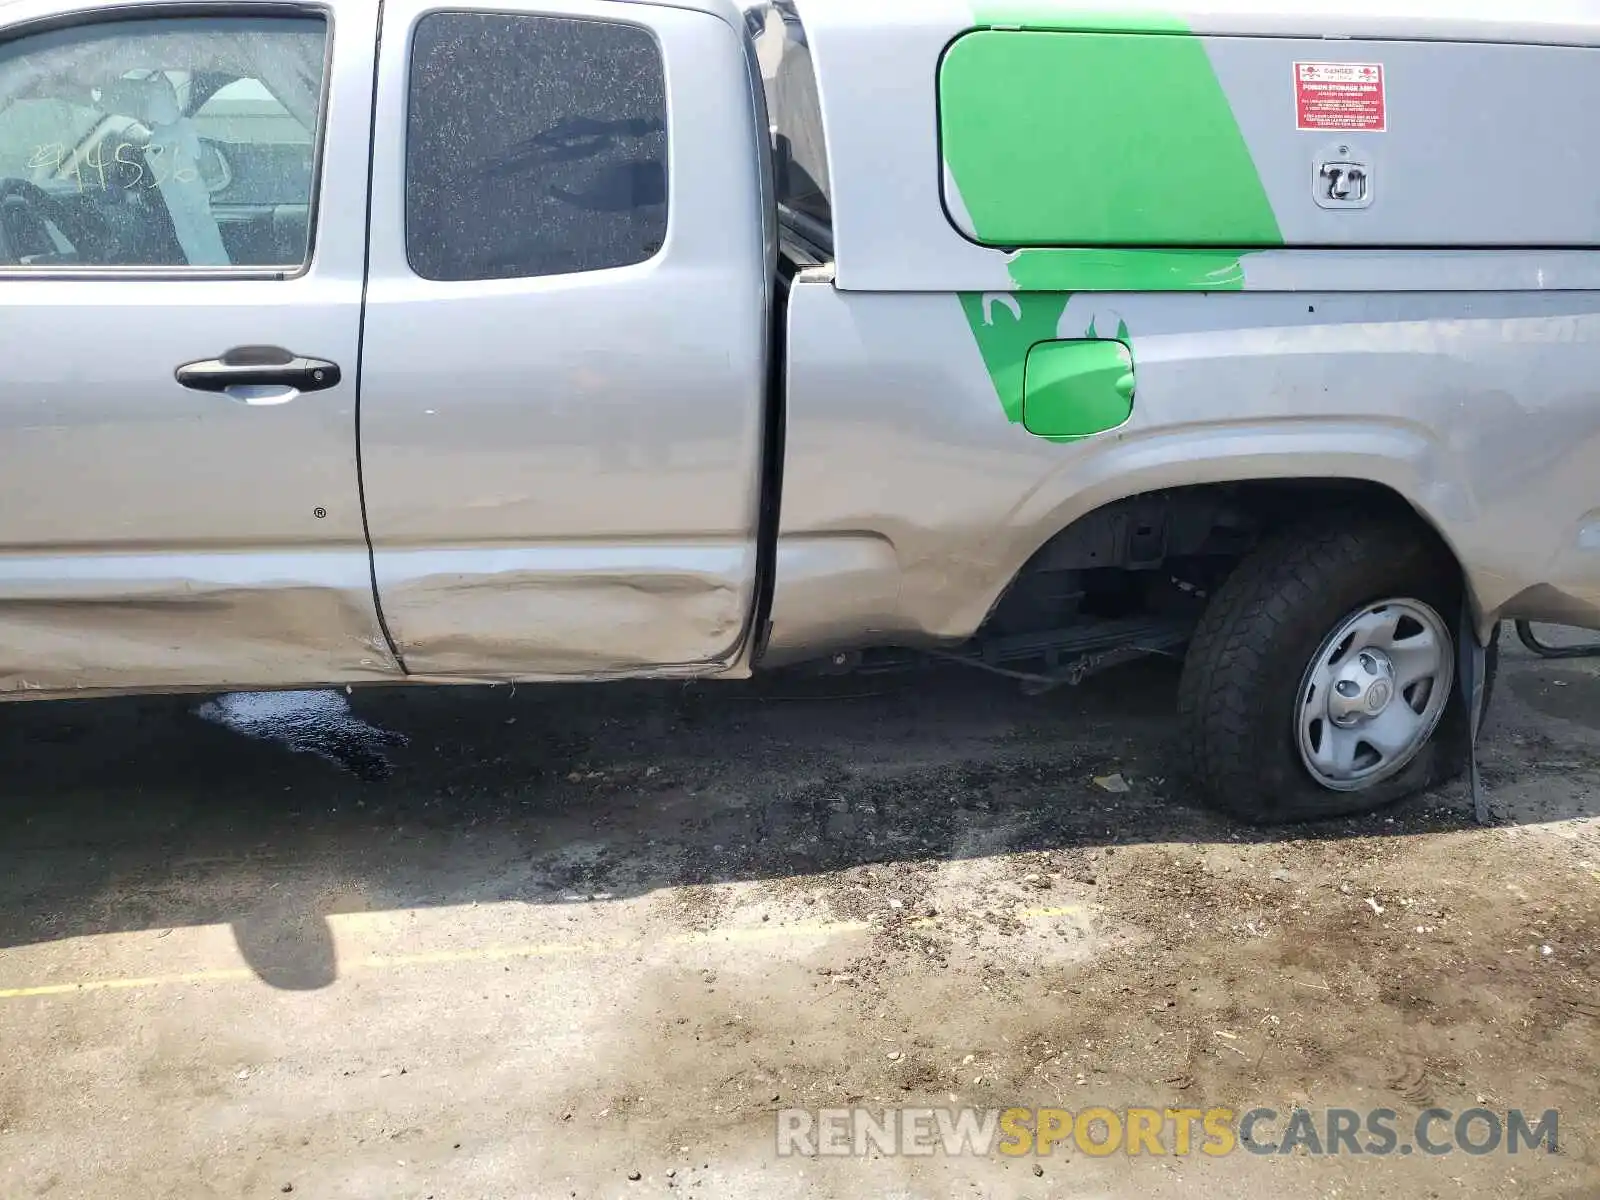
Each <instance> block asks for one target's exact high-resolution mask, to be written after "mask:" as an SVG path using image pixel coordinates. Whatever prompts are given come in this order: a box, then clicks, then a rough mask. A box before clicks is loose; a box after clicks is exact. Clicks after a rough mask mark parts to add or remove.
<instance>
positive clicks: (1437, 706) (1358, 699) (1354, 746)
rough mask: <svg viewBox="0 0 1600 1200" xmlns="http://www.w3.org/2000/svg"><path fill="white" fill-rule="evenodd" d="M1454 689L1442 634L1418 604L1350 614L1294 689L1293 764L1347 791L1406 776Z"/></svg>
mask: <svg viewBox="0 0 1600 1200" xmlns="http://www.w3.org/2000/svg"><path fill="white" fill-rule="evenodd" d="M1454 682H1455V653H1454V650H1453V648H1452V644H1451V639H1450V629H1449V626H1447V625H1446V624H1445V623H1444V620H1443V618H1441V617H1440V616H1439V614H1438V613H1437V612H1435V611H1434V610H1433V609H1432V608H1430V607H1429V606H1428V605H1426V604H1423V603H1422V602H1421V601H1420V600H1403V599H1396V600H1385V601H1382V602H1380V603H1378V604H1372V605H1368V606H1367V607H1365V608H1362V609H1359V610H1358V611H1356V612H1354V613H1352V614H1350V616H1348V617H1347V618H1345V619H1344V620H1343V621H1341V622H1340V623H1339V625H1338V626H1337V627H1336V628H1335V629H1334V631H1333V632H1332V633H1331V634H1329V636H1328V637H1327V639H1326V640H1325V641H1324V642H1323V643H1322V645H1321V646H1320V647H1319V648H1318V650H1317V653H1316V655H1315V656H1314V657H1313V658H1312V660H1311V662H1310V664H1309V665H1308V666H1307V668H1306V672H1305V678H1304V680H1303V681H1302V683H1301V685H1300V695H1299V705H1298V709H1297V714H1298V715H1297V720H1296V731H1297V734H1298V738H1297V740H1298V743H1299V747H1300V757H1301V760H1302V761H1303V762H1304V763H1305V766H1306V770H1307V771H1309V772H1310V773H1311V777H1312V778H1313V779H1315V780H1316V781H1317V782H1318V783H1320V784H1321V785H1322V786H1323V787H1326V788H1330V789H1332V790H1334V791H1340V792H1355V791H1360V790H1362V789H1363V788H1368V787H1371V786H1373V785H1374V784H1376V783H1378V782H1380V781H1382V780H1384V779H1387V778H1389V777H1390V776H1391V775H1394V774H1395V773H1396V772H1398V771H1401V770H1403V769H1404V768H1405V766H1406V764H1407V763H1409V762H1410V761H1411V760H1412V759H1413V758H1415V757H1416V755H1417V751H1419V750H1420V749H1422V747H1423V745H1424V744H1425V743H1426V742H1427V740H1428V738H1429V737H1431V736H1432V735H1433V731H1434V729H1435V728H1437V726H1438V724H1439V718H1440V717H1441V716H1443V715H1444V710H1445V706H1446V705H1447V704H1448V703H1449V702H1450V687H1451V684H1453V683H1454Z"/></svg>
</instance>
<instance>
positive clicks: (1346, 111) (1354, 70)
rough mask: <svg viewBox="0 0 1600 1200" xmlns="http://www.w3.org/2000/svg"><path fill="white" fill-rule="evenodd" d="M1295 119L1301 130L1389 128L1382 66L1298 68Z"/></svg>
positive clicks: (1310, 65) (1313, 65) (1316, 65)
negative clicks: (1385, 111)
mask: <svg viewBox="0 0 1600 1200" xmlns="http://www.w3.org/2000/svg"><path fill="white" fill-rule="evenodd" d="M1294 104H1295V119H1296V122H1297V124H1298V126H1299V128H1301V129H1359V130H1365V131H1368V132H1371V133H1382V132H1383V131H1384V130H1385V129H1386V128H1387V122H1386V118H1385V114H1384V105H1383V64H1382V63H1315V62H1297V63H1295V65H1294Z"/></svg>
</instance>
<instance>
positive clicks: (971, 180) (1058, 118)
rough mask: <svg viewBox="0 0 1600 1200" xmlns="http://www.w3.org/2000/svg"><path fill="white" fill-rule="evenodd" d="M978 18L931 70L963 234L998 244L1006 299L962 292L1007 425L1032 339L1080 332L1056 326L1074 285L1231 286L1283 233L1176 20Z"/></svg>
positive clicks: (1205, 67)
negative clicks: (1251, 257) (1254, 253)
mask: <svg viewBox="0 0 1600 1200" xmlns="http://www.w3.org/2000/svg"><path fill="white" fill-rule="evenodd" d="M973 23H974V27H975V30H974V32H972V33H968V34H966V35H964V36H962V37H960V38H958V39H957V40H956V41H955V42H954V43H953V44H952V45H951V47H950V49H949V50H948V51H947V52H946V55H945V58H944V61H943V63H942V64H941V66H940V72H939V121H940V134H941V138H942V148H943V155H944V160H945V165H946V168H947V177H948V178H949V179H950V180H952V181H953V183H954V187H955V189H956V191H957V192H958V193H959V196H960V209H961V210H964V211H965V213H966V216H967V219H968V221H969V222H970V228H969V230H968V233H969V236H971V237H973V238H974V239H975V240H977V241H979V242H982V243H984V244H986V245H992V246H995V247H997V248H1006V249H1008V251H1009V252H1008V253H1007V257H1006V269H1007V274H1008V276H1009V277H1010V282H1011V287H1012V289H1013V291H1012V293H1011V296H1010V298H1009V303H1005V304H1000V303H996V302H994V301H993V300H992V299H988V298H985V297H984V296H982V295H978V294H969V295H964V296H962V297H961V304H962V309H963V311H964V312H965V314H966V317H967V322H968V324H969V326H970V327H971V329H972V333H973V337H974V338H975V339H976V341H977V343H978V349H979V352H980V354H981V355H982V356H983V361H984V365H985V367H986V368H987V369H988V372H989V375H990V378H991V380H992V381H993V383H994V386H995V391H996V393H997V394H998V396H999V398H1000V403H1001V407H1002V409H1003V410H1004V411H1005V414H1006V417H1007V419H1008V420H1010V421H1013V422H1015V421H1020V420H1021V410H1022V371H1023V362H1024V360H1025V359H1026V357H1027V353H1028V350H1029V348H1030V347H1032V346H1033V345H1034V344H1036V343H1037V342H1039V341H1043V340H1048V339H1050V338H1054V337H1059V336H1069V337H1071V336H1084V334H1081V333H1079V332H1078V331H1074V330H1063V331H1058V329H1057V325H1058V323H1059V320H1060V318H1061V314H1062V313H1063V312H1064V311H1065V308H1066V305H1067V303H1068V301H1069V300H1070V299H1071V296H1072V294H1073V293H1075V292H1085V291H1092V292H1102V291H1104V292H1118V291H1235V290H1238V289H1240V288H1241V287H1242V286H1243V283H1244V268H1243V265H1242V262H1241V257H1242V255H1243V254H1244V253H1247V252H1248V251H1249V250H1251V249H1259V248H1266V247H1271V246H1279V245H1282V243H1283V238H1282V234H1281V232H1280V230H1279V228H1278V222H1277V219H1276V217H1275V216H1274V214H1273V211H1272V206H1271V204H1270V203H1269V201H1268V199H1267V195H1266V190H1265V188H1264V187H1263V186H1262V183H1261V178H1260V175H1259V173H1258V172H1257V170H1256V167H1255V163H1254V160H1253V159H1252V158H1251V155H1250V151H1249V147H1248V145H1247V144H1246V143H1245V139H1244V135H1243V134H1242V133H1241V132H1240V130H1239V125H1238V122H1237V120H1236V119H1235V118H1234V115H1233V110H1232V108H1231V107H1230V105H1229V104H1228V100H1227V97H1226V95H1225V94H1224V92H1223V89H1222V85H1221V83H1220V82H1219V81H1218V80H1217V77H1216V73H1215V71H1213V69H1212V67H1211V62H1210V59H1209V58H1208V57H1207V55H1206V51H1205V46H1204V44H1203V43H1202V42H1201V41H1200V39H1198V38H1196V37H1194V36H1193V35H1192V34H1190V33H1189V31H1188V30H1187V29H1186V28H1185V27H1184V26H1183V24H1182V23H1181V22H1179V21H1177V20H1176V19H1174V18H1172V17H1168V16H1162V15H1148V16H1139V15H1136V14H1128V13H1115V14H1095V13H1083V14H1072V13H1062V12H1061V11H1059V10H1055V11H1044V10H1036V9H1033V8H1032V7H1031V6H1029V5H1027V4H1020V5H999V6H992V7H987V6H986V7H983V8H980V9H979V10H978V11H977V12H976V13H975V14H974V22H973ZM1041 128H1043V129H1045V130H1048V131H1050V132H1048V133H1046V134H1043V135H1041V134H1040V132H1039V130H1040V129H1041ZM1197 180H1203V181H1204V186H1203V187H1197V186H1196V181H1197ZM1052 243H1053V244H1052ZM1065 243H1070V244H1065ZM1174 247H1178V248H1174ZM1101 334H1102V336H1109V331H1101ZM1090 336H1092V335H1090Z"/></svg>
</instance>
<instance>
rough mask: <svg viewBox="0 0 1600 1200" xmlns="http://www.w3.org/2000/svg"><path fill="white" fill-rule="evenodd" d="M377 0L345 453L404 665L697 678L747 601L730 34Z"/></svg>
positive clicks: (748, 162) (740, 98)
mask: <svg viewBox="0 0 1600 1200" xmlns="http://www.w3.org/2000/svg"><path fill="white" fill-rule="evenodd" d="M434 7H435V6H434V5H433V4H432V3H431V0H387V2H386V3H385V5H384V9H383V24H384V29H383V37H382V47H381V50H380V57H381V62H380V68H379V83H378V94H377V106H378V107H377V114H376V135H375V137H376V140H375V144H374V149H373V195H372V229H371V239H372V241H371V272H370V277H369V281H368V290H367V314H366V334H365V340H364V343H363V356H362V357H363V366H362V372H363V373H362V399H361V448H362V470H363V483H364V495H365V499H366V506H367V519H368V526H369V531H370V535H371V539H372V547H373V564H374V572H375V577H376V582H377V589H378V594H379V599H380V602H381V604H382V607H383V613H384V618H385V621H386V623H387V625H388V628H389V630H390V632H391V634H392V635H393V638H394V643H395V645H396V647H397V649H398V650H399V653H400V656H401V658H402V659H403V661H404V663H405V666H406V668H407V670H408V671H410V672H412V673H414V674H416V675H419V676H445V677H457V678H460V677H469V678H529V677H543V676H552V677H560V676H590V677H594V676H603V675H606V674H612V673H616V672H623V671H626V672H630V673H680V674H694V673H699V672H709V671H713V670H715V669H717V667H718V666H719V664H721V663H723V662H725V661H727V660H729V659H731V658H732V657H733V656H735V655H736V654H737V653H738V651H739V650H740V648H741V646H742V644H743V640H744V638H745V637H746V635H747V632H748V629H749V624H750V619H751V612H752V609H753V606H754V605H753V600H754V582H755V574H756V540H757V537H756V535H757V512H758V508H759V503H760V483H761V436H762V419H763V391H764V385H765V382H766V361H765V356H766V341H767V335H768V295H767V292H768V289H769V288H770V286H771V284H770V282H769V281H770V279H771V278H772V265H771V262H770V259H769V254H770V251H769V248H768V245H767V243H766V239H765V233H766V231H765V229H764V222H763V211H764V210H763V204H762V199H763V181H762V174H761V165H760V164H761V157H760V155H759V154H758V150H759V146H760V143H759V142H758V140H757V135H756V129H757V122H756V120H755V112H754V109H755V102H754V99H753V95H752V93H753V92H754V90H755V86H756V85H755V84H754V81H753V80H752V79H751V75H750V74H749V73H748V71H749V68H748V65H747V61H746V58H745V48H744V45H743V42H742V31H741V30H739V29H736V28H735V27H734V26H732V25H730V24H728V23H727V22H724V21H722V20H720V19H718V18H717V17H715V16H712V15H709V14H707V13H700V12H691V11H687V10H684V9H676V8H666V7H655V6H651V5H640V4H618V3H608V2H606V0H560V2H557V3H554V4H552V3H549V2H541V3H539V4H537V5H535V4H532V3H526V2H523V0H511V2H506V0H496V2H495V3H493V4H488V3H484V4H479V3H471V2H469V3H462V4H453V5H451V6H450V9H449V11H446V12H439V11H432V10H433V9H434Z"/></svg>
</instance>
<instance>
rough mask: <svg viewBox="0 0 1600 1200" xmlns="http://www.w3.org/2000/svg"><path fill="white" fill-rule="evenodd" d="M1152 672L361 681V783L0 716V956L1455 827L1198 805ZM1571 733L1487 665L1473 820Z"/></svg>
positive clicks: (265, 968)
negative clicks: (401, 915)
mask: <svg viewBox="0 0 1600 1200" xmlns="http://www.w3.org/2000/svg"><path fill="white" fill-rule="evenodd" d="M1175 681H1176V669H1175V667H1173V666H1172V665H1171V664H1168V663H1161V662H1153V663H1144V664H1137V665H1134V666H1131V667H1127V668H1123V669H1121V670H1119V671H1116V672H1111V673H1108V674H1106V675H1104V676H1102V677H1099V678H1097V679H1093V680H1091V681H1089V682H1087V683H1085V684H1084V685H1083V686H1081V687H1079V688H1076V689H1061V690H1060V691H1058V692H1055V693H1052V694H1050V695H1048V696H1043V697H1037V696H1034V697H1030V696H1026V695H1023V694H1021V693H1020V691H1019V690H1018V688H1017V686H1016V685H1015V684H1013V683H1010V682H1008V681H1006V680H1002V679H996V678H993V677H990V676H986V675H981V674H975V673H969V672H966V671H963V670H962V669H960V668H948V669H939V670H927V671H921V672H917V673H913V674H907V675H899V676H878V677H872V676H852V677H839V678H825V677H824V678H817V677H783V676H774V677H769V678H766V679H763V680H760V681H757V682H754V683H746V684H693V685H682V684H671V685H635V684H628V685H612V686H609V687H582V686H569V687H564V688H530V687H522V688H515V689H513V688H510V687H492V688H490V687H484V688H451V689H392V690H377V689H375V690H370V691H366V692H358V693H356V695H355V696H354V697H353V698H352V699H351V705H352V708H353V711H354V713H355V714H356V715H357V716H359V717H360V718H362V719H364V720H365V721H366V722H367V723H369V724H370V725H372V726H374V727H376V728H377V729H379V730H382V731H386V732H387V733H388V734H389V735H391V736H388V737H386V738H384V739H383V741H384V743H385V744H386V745H387V746H388V747H389V749H388V751H387V752H388V753H389V755H390V757H391V758H392V760H393V770H392V773H391V774H390V775H389V776H388V777H387V778H385V779H381V780H377V781H372V780H365V781H364V780H363V779H360V778H358V777H357V776H356V775H354V774H352V773H350V772H348V771H344V770H341V769H339V768H338V767H337V766H335V765H333V764H332V763H331V762H329V761H327V760H325V759H324V758H321V757H318V756H317V755H316V754H315V753H310V754H307V753H290V752H288V751H286V750H285V748H284V747H283V746H282V745H280V744H278V743H276V742H272V741H266V740H260V739H255V738H251V737H246V736H241V735H240V734H239V733H237V732H234V731H233V730H230V729H228V728H223V727H220V726H218V725H215V724H211V723H208V722H207V721H204V720H202V719H200V717H198V716H197V715H196V711H197V709H198V708H199V707H200V706H201V704H202V703H203V702H204V698H203V697H160V698H142V699H127V700H102V701H92V702H72V703H59V704H36V705H12V706H8V707H7V709H6V710H5V711H3V712H0V761H3V762H4V763H5V764H6V768H7V774H6V777H5V782H4V785H3V786H0V829H4V830H5V835H4V842H3V849H0V948H4V947H7V946H18V945H25V944H30V943H36V942H43V941H50V940H55V939H62V938H70V937H80V936H84V935H93V934H105V933H116V932H126V931H133V930H149V929H164V928H170V927H177V926H191V925H211V924H223V923H226V924H228V925H230V926H231V927H232V930H233V934H234V939H235V941H236V944H237V946H238V949H239V951H240V953H241V955H242V956H243V957H244V959H245V961H246V962H247V963H248V964H249V965H250V966H251V968H252V969H253V970H254V971H255V972H256V973H257V974H258V975H259V976H260V978H261V979H262V980H263V981H265V982H267V983H268V984H270V985H272V986H274V987H279V988H289V989H314V988H320V987H325V986H327V985H328V984H330V983H332V982H333V981H334V980H335V979H336V977H337V974H338V965H337V958H336V954H335V947H334V941H333V936H332V933H331V930H330V927H329V925H328V920H327V918H328V917H329V916H330V915H333V914H337V913H344V912H362V911H386V910H395V909H409V908H417V907H426V906H435V905H459V904H469V903H473V902H478V903H490V902H517V903H526V904H549V903H561V902H564V901H571V900H574V899H588V898H592V897H595V898H621V897H628V896H637V895H641V894H645V893H650V892H653V891H656V890H658V889H662V888H672V887H683V886H686V885H716V884H725V883H736V882H741V881H756V880H773V879H785V878H794V877H804V876H813V875H818V874H821V873H825V872H832V871H839V870H843V869H846V868H849V867H852V866H860V865H868V864H877V863H893V862H897V861H915V860H920V861H927V860H939V859H946V860H950V859H960V858H974V857H984V856H989V855H994V854H998V853H1012V852H1020V851H1030V850H1047V849H1048V850H1075V849H1082V850H1084V851H1086V852H1087V851H1088V850H1090V849H1097V848H1105V847H1116V846H1119V845H1132V844H1138V843H1146V842H1190V843H1211V842H1227V841H1238V840H1248V841H1277V840H1283V839H1295V840H1308V839H1310V840H1317V839H1329V838H1349V837H1374V836H1380V837H1381V836H1395V837H1404V836H1407V835H1412V834H1416V833H1421V832H1431V831H1436V830H1439V829H1447V828H1454V827H1461V826H1466V825H1470V824H1472V820H1473V818H1472V811H1471V805H1470V802H1469V800H1468V798H1467V796H1466V794H1465V790H1464V788H1462V787H1461V786H1460V785H1453V786H1451V787H1449V788H1446V789H1444V790H1442V791H1440V792H1438V793H1435V794H1432V795H1428V796H1424V797H1420V798H1418V799H1415V800H1413V801H1410V802H1408V803H1406V804H1404V805H1401V806H1399V807H1397V808H1393V809H1389V810H1386V811H1385V812H1382V813H1378V814H1375V815H1372V816H1368V817H1364V818H1360V819H1354V820H1345V821H1337V822H1328V823H1324V824H1320V825H1303V826H1298V827H1294V828H1291V829H1287V830H1283V829H1280V830H1272V829H1252V828H1248V827H1245V826H1243V825H1240V824H1238V823H1235V822H1231V821H1228V820H1225V819H1223V818H1221V817H1218V816H1215V815H1213V814H1211V813H1209V812H1207V811H1205V810H1203V809H1201V808H1199V807H1198V806H1197V805H1195V804H1194V803H1193V794H1192V789H1191V788H1190V787H1189V786H1188V785H1187V784H1186V783H1185V782H1184V781H1183V780H1182V779H1180V778H1179V777H1178V776H1177V773H1176V762H1175V756H1174V753H1173V747H1172V739H1173V726H1172V718H1171V711H1172V706H1173V689H1174V685H1175ZM393 735H399V736H398V737H396V736H393ZM402 738H403V739H405V744H404V745H400V744H399V743H400V741H401V739H402ZM1597 743H1600V676H1597V675H1596V673H1595V671H1594V669H1593V668H1590V667H1585V666H1583V665H1581V664H1571V663H1562V664H1554V663H1542V662H1539V661H1537V660H1534V659H1531V658H1528V657H1527V656H1526V655H1525V654H1524V655H1521V656H1520V657H1519V656H1518V654H1517V653H1515V652H1512V653H1509V654H1508V656H1507V663H1506V669H1505V671H1504V675H1503V685H1502V688H1501V698H1500V699H1499V700H1497V702H1496V705H1495V710H1494V712H1493V713H1492V714H1491V717H1490V721H1489V723H1488V725H1487V727H1486V731H1485V741H1484V746H1483V750H1482V755H1481V759H1482V762H1483V765H1484V778H1485V781H1486V784H1487V786H1488V788H1489V789H1490V794H1491V796H1492V797H1493V800H1494V805H1495V814H1496V820H1498V821H1501V822H1505V823H1525V824H1533V823H1542V822H1549V821H1556V820H1562V819H1566V818H1573V817H1590V816H1600V793H1597V792H1596V790H1595V788H1594V786H1593V785H1594V784H1595V783H1596V782H1600V770H1597V768H1596V766H1595V764H1596V763H1597V762H1600V756H1597V755H1596V753H1595V748H1596V744H1597ZM313 749H314V748H313ZM370 765H371V764H370V762H369V763H368V766H369V767H370ZM364 773H366V774H369V775H370V774H374V773H376V772H373V771H371V770H364ZM1113 776H1116V777H1119V778H1120V780H1121V781H1122V782H1123V783H1125V784H1126V785H1127V789H1128V790H1127V791H1126V792H1121V791H1114V790H1108V787H1110V788H1118V787H1120V786H1121V784H1119V783H1118V782H1117V780H1115V779H1113V778H1112V777H1113Z"/></svg>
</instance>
